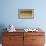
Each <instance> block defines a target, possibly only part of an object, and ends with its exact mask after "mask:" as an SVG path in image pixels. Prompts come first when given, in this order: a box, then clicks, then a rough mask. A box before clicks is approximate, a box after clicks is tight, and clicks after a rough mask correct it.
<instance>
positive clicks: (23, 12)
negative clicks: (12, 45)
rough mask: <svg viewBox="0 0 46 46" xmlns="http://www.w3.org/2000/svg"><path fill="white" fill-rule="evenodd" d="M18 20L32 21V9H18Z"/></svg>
mask: <svg viewBox="0 0 46 46" xmlns="http://www.w3.org/2000/svg"><path fill="white" fill-rule="evenodd" d="M18 18H19V19H33V18H34V9H18Z"/></svg>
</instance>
